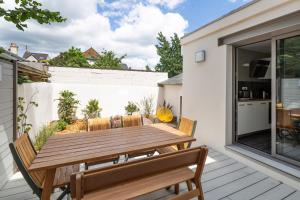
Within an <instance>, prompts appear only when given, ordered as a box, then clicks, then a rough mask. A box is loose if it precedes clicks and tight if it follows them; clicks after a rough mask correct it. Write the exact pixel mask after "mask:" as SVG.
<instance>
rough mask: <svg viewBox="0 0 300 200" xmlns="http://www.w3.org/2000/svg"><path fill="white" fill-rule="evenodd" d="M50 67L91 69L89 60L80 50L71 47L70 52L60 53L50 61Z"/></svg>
mask: <svg viewBox="0 0 300 200" xmlns="http://www.w3.org/2000/svg"><path fill="white" fill-rule="evenodd" d="M49 64H50V65H55V66H62V67H89V66H90V65H89V63H88V61H87V59H86V58H85V57H84V56H83V54H82V52H81V50H80V49H79V48H75V47H71V48H70V49H69V50H68V51H66V52H62V53H60V54H59V55H58V56H56V57H55V58H53V59H51V60H49Z"/></svg>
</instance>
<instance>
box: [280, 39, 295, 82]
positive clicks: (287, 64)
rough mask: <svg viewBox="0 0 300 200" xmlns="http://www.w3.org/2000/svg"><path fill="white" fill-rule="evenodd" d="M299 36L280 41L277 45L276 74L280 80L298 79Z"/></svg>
mask: <svg viewBox="0 0 300 200" xmlns="http://www.w3.org/2000/svg"><path fill="white" fill-rule="evenodd" d="M299 52H300V36H296V37H291V38H286V39H283V40H280V41H279V42H278V45H277V55H278V56H277V63H278V67H277V74H278V75H280V76H281V77H282V78H300V54H299Z"/></svg>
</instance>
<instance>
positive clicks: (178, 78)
mask: <svg viewBox="0 0 300 200" xmlns="http://www.w3.org/2000/svg"><path fill="white" fill-rule="evenodd" d="M158 85H160V86H164V85H182V73H181V74H178V75H176V76H173V77H172V78H169V79H167V80H165V81H162V82H160V83H158Z"/></svg>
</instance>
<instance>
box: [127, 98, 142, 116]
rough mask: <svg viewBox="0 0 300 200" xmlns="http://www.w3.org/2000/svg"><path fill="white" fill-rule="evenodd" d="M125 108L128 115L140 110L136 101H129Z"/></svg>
mask: <svg viewBox="0 0 300 200" xmlns="http://www.w3.org/2000/svg"><path fill="white" fill-rule="evenodd" d="M125 110H126V113H127V114H128V115H132V113H134V112H138V111H139V110H140V109H139V108H138V106H137V105H136V104H135V103H133V102H131V101H128V104H127V106H125Z"/></svg>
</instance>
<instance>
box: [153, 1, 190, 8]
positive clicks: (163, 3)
mask: <svg viewBox="0 0 300 200" xmlns="http://www.w3.org/2000/svg"><path fill="white" fill-rule="evenodd" d="M184 1H185V0H148V2H149V3H151V4H153V5H161V6H166V7H168V8H170V9H174V8H175V7H176V6H178V5H179V4H181V3H183V2H184Z"/></svg>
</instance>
